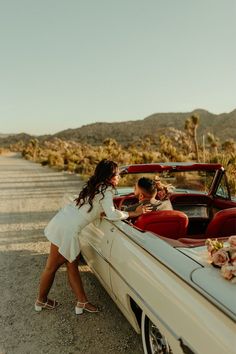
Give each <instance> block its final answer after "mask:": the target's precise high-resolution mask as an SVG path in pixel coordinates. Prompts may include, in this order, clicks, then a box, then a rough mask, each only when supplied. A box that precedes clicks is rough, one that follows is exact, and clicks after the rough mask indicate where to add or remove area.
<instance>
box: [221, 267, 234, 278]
mask: <svg viewBox="0 0 236 354" xmlns="http://www.w3.org/2000/svg"><path fill="white" fill-rule="evenodd" d="M221 274H222V275H223V277H224V278H225V279H227V280H231V279H232V278H233V277H234V276H236V266H231V265H228V264H225V265H223V266H222V268H221Z"/></svg>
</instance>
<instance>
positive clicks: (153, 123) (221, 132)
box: [0, 108, 236, 146]
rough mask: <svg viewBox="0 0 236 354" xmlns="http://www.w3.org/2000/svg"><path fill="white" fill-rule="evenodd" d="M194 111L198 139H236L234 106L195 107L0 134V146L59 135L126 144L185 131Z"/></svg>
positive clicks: (83, 141)
mask: <svg viewBox="0 0 236 354" xmlns="http://www.w3.org/2000/svg"><path fill="white" fill-rule="evenodd" d="M194 114H198V116H199V118H200V121H199V128H198V137H199V138H200V137H201V136H203V135H207V133H212V134H214V136H216V137H217V138H219V139H220V140H221V141H225V140H228V139H233V140H236V109H234V110H233V111H232V112H230V113H220V114H214V113H210V112H208V111H207V110H204V109H200V108H198V109H195V110H193V111H192V112H177V113H175V112H169V113H154V114H151V115H149V116H147V117H146V118H143V119H138V120H128V121H124V122H112V123H111V122H95V123H90V124H87V125H83V126H81V127H79V128H73V129H72V128H68V129H66V130H62V131H59V132H57V133H55V134H48V135H40V136H35V135H30V134H26V133H20V134H13V135H8V136H7V137H1V134H0V146H1V145H4V146H6V145H7V144H14V143H16V142H18V141H20V140H23V141H26V142H27V141H29V140H30V139H32V138H37V139H39V140H40V141H42V140H51V139H53V138H60V139H63V140H75V141H80V142H81V143H89V144H92V145H100V144H102V142H103V141H104V140H105V139H106V138H113V139H116V140H117V142H118V143H120V144H122V145H125V144H127V143H131V142H133V141H136V140H137V139H142V138H144V137H145V136H148V135H149V136H150V135H155V136H159V135H161V134H165V133H166V135H168V130H169V128H175V129H177V130H180V131H184V125H185V121H186V119H187V118H189V117H191V115H194Z"/></svg>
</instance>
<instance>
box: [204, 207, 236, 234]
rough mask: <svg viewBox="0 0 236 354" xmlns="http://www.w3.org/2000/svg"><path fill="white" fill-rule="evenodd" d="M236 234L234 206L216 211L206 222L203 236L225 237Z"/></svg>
mask: <svg viewBox="0 0 236 354" xmlns="http://www.w3.org/2000/svg"><path fill="white" fill-rule="evenodd" d="M231 235H236V208H230V209H224V210H220V211H218V212H217V213H216V214H215V216H214V217H213V219H212V220H211V221H210V223H209V224H208V227H207V229H206V233H205V236H206V238H207V237H226V236H231Z"/></svg>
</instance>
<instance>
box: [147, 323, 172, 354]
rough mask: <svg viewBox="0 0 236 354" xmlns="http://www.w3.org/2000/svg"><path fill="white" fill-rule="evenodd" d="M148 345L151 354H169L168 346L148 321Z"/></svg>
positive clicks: (157, 330)
mask: <svg viewBox="0 0 236 354" xmlns="http://www.w3.org/2000/svg"><path fill="white" fill-rule="evenodd" d="M149 343H150V348H151V351H152V354H170V353H171V351H170V348H169V345H168V343H167V341H166V339H165V337H164V336H163V335H162V334H161V332H160V331H159V329H158V328H157V327H156V326H155V325H154V324H153V323H152V322H151V321H150V320H149Z"/></svg>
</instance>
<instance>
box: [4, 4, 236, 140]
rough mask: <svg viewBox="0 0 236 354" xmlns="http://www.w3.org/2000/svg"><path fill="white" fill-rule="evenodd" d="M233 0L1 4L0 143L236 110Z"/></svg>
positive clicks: (234, 8)
mask: <svg viewBox="0 0 236 354" xmlns="http://www.w3.org/2000/svg"><path fill="white" fill-rule="evenodd" d="M235 15H236V2H235V1H234V0H226V1H224V2H222V1H221V0H199V1H197V2H189V0H179V1H178V2H173V1H172V0H165V1H163V0H148V1H145V2H144V1H143V0H129V1H128V2H127V1H126V0H120V1H119V2H117V1H115V0H100V1H99V2H96V1H94V0H87V1H86V2H84V1H81V0H71V1H70V2H66V1H65V0H50V1H48V0H41V1H40V2H38V1H37V0H21V1H18V0H10V1H3V0H0V29H1V31H0V43H1V59H0V75H1V83H0V99H1V104H0V133H2V134H4V133H6V134H15V133H20V132H25V133H27V134H31V135H43V134H55V133H57V132H59V131H62V130H65V129H69V128H71V129H74V128H79V127H81V126H83V125H86V124H92V123H96V122H110V123H112V122H123V121H130V120H140V119H144V118H146V117H148V116H150V115H152V114H155V113H168V112H191V111H193V110H195V109H204V110H207V111H209V112H211V113H213V114H221V113H230V112H231V111H233V110H234V109H235V107H236V94H235V82H236V46H235V37H236V24H235Z"/></svg>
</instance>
